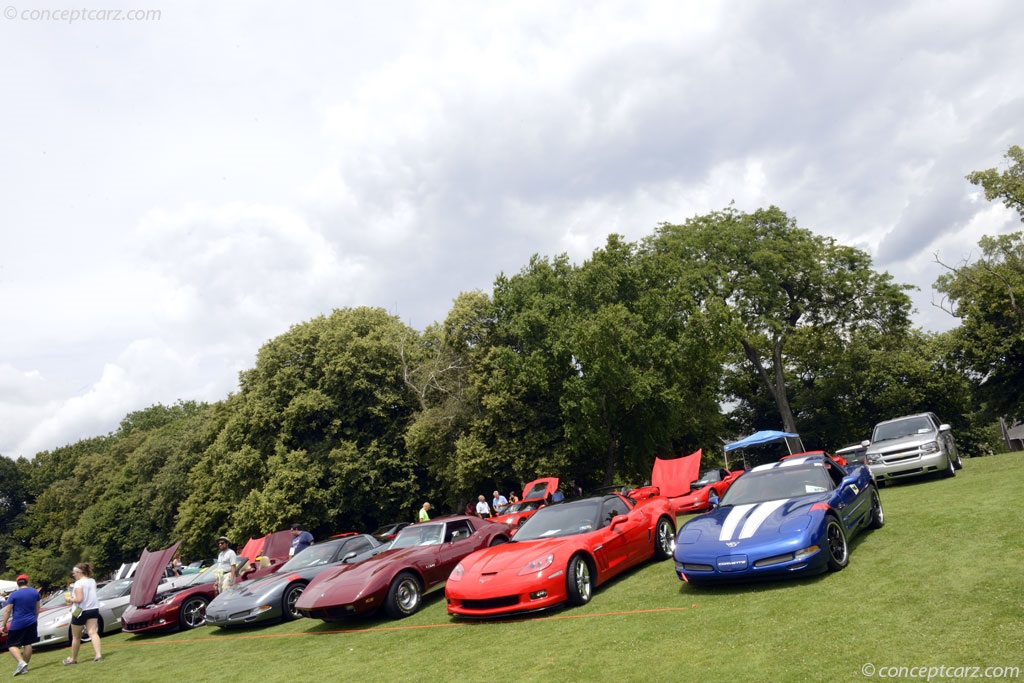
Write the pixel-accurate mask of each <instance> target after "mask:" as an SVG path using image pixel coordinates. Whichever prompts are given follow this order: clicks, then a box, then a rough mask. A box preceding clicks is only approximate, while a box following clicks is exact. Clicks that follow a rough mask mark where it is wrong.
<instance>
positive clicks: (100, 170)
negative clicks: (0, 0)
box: [0, 0, 1024, 455]
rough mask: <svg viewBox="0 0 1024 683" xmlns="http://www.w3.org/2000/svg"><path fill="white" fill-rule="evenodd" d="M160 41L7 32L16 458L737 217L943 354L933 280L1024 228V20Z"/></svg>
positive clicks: (398, 28) (227, 21)
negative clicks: (564, 270)
mask: <svg viewBox="0 0 1024 683" xmlns="http://www.w3.org/2000/svg"><path fill="white" fill-rule="evenodd" d="M163 14H164V17H163V19H162V20H161V21H160V22H152V23H150V24H148V25H145V26H142V25H136V26H127V25H113V24H92V25H78V26H71V27H61V28H60V29H59V30H58V29H56V28H55V27H53V26H44V25H41V24H27V23H23V22H5V23H3V24H0V37H2V38H4V40H3V41H0V56H4V57H7V59H5V60H0V64H7V65H8V66H6V67H0V69H4V73H5V74H6V75H7V76H9V78H7V79H5V83H7V84H8V87H7V89H6V91H5V95H6V96H7V99H8V101H10V102H14V103H18V104H19V106H11V107H7V108H5V109H4V110H2V111H0V127H2V128H3V129H4V130H14V131H18V135H17V136H15V137H14V138H12V139H11V141H10V145H8V146H7V147H5V161H7V163H5V164H4V165H3V167H0V187H3V188H4V191H5V193H6V194H5V201H4V202H3V203H0V224H2V225H4V226H5V228H8V226H10V227H9V228H8V229H5V230H4V231H2V232H0V323H2V324H3V326H4V330H5V334H4V335H0V388H2V389H4V390H5V397H4V398H2V399H0V425H2V426H0V453H3V454H5V455H17V454H25V455H31V454H32V453H33V452H34V451H35V450H39V449H42V448H51V447H53V446H56V445H60V444H61V443H66V442H68V441H73V440H74V439H76V438H81V437H83V436H88V435H93V434H102V433H106V432H107V431H109V430H111V429H113V428H116V425H117V423H118V422H119V420H120V419H121V418H122V417H123V416H124V415H125V414H126V413H127V412H130V411H131V410H137V409H141V408H144V407H146V406H148V405H150V404H151V403H153V402H158V401H159V402H164V403H171V402H173V401H175V400H177V399H179V398H180V399H191V398H196V399H204V400H219V399H220V398H223V397H224V396H225V395H226V393H227V392H228V391H230V390H231V389H232V388H233V387H234V386H235V382H236V378H237V373H238V371H239V370H241V369H244V368H246V367H249V366H251V364H252V362H253V360H254V357H255V353H256V351H257V349H258V348H259V346H260V345H261V344H263V343H264V342H265V341H267V340H268V339H270V338H272V337H274V336H276V335H278V334H280V333H282V332H283V331H285V330H286V329H287V328H288V327H289V326H291V325H293V324H296V323H299V322H302V321H303V320H307V319H309V318H311V317H313V316H315V315H319V314H321V313H327V312H329V311H330V310H332V309H333V308H337V307H343V306H352V305H374V306H383V307H385V308H386V309H388V310H389V311H391V312H392V313H396V314H398V315H400V316H401V317H402V318H403V319H404V320H405V321H406V322H408V323H409V324H411V325H413V326H415V327H419V328H422V327H424V326H425V325H427V324H428V323H430V322H431V321H433V320H436V319H440V318H442V317H443V316H444V315H445V313H446V312H447V309H448V307H449V306H450V302H451V301H452V299H453V298H454V297H455V296H456V295H457V294H458V293H459V292H460V291H465V290H471V289H476V288H482V289H485V290H486V289H488V288H489V286H490V284H491V282H492V281H493V279H494V277H495V275H497V274H498V273H499V272H506V273H508V272H515V271H518V270H519V269H520V268H521V267H522V266H523V265H525V263H526V262H527V260H528V259H529V257H530V255H532V254H534V253H539V254H542V255H545V256H553V255H555V254H559V253H562V252H566V253H568V254H569V255H570V256H571V257H572V258H574V259H576V260H583V259H585V258H587V257H588V256H589V255H590V253H591V251H592V250H593V249H595V248H597V247H599V246H601V245H602V244H603V243H604V242H605V239H606V237H607V235H608V234H609V233H611V232H617V233H620V234H624V235H625V236H626V237H627V238H628V239H640V238H642V237H643V236H645V235H647V234H650V232H651V231H652V230H653V228H654V226H655V225H656V224H657V223H658V222H661V221H682V220H685V219H687V218H689V217H691V216H693V215H695V214H700V213H705V212H708V211H714V210H718V209H721V208H724V207H725V206H727V205H728V204H729V202H730V201H733V200H735V202H736V205H737V207H738V208H739V209H741V210H754V209H756V208H758V207H762V206H767V205H769V204H775V205H777V206H779V207H781V208H782V209H783V210H785V211H786V212H787V213H789V215H791V216H793V217H795V218H796V219H797V220H798V223H799V224H800V225H801V226H803V227H807V228H809V229H812V230H815V231H818V232H821V233H825V234H829V235H832V236H834V237H836V238H837V239H840V240H841V241H843V242H845V243H848V244H853V245H854V246H858V247H860V248H863V249H865V250H867V251H868V252H869V253H871V254H872V256H873V257H874V258H875V261H876V264H877V265H878V266H879V267H880V268H884V269H887V270H889V271H890V272H891V273H892V274H893V276H894V277H895V278H896V279H897V280H899V281H903V282H911V283H914V284H916V285H918V286H919V287H921V290H922V291H921V292H920V293H919V294H918V295H917V297H916V299H915V300H916V301H917V306H918V309H919V310H920V314H919V317H918V321H919V322H920V323H921V324H922V325H925V326H927V327H929V328H931V329H945V328H946V327H948V326H949V325H950V324H951V321H950V320H949V319H948V318H944V317H942V315H940V313H941V312H938V311H937V309H935V308H934V307H932V306H931V305H930V300H931V291H930V285H931V283H932V282H933V281H934V278H935V277H936V276H937V273H938V272H939V270H938V268H939V267H938V266H937V264H935V263H934V262H933V253H934V252H935V251H940V252H941V253H942V255H943V257H944V258H945V259H948V260H951V261H954V260H958V259H959V258H961V257H962V256H963V255H966V254H968V253H970V251H971V249H972V248H974V245H976V243H977V238H978V237H979V236H980V235H981V234H985V233H989V234H992V233H995V232H1005V231H1007V230H1011V229H1018V228H1019V225H1020V224H1019V221H1017V220H1016V217H1015V216H1012V215H1008V214H1007V213H1006V212H1005V211H1003V212H1002V213H1000V210H995V209H993V208H992V206H991V205H989V203H987V202H985V201H984V200H981V201H979V200H978V199H977V195H976V193H974V189H973V188H972V187H970V186H969V185H968V184H967V183H966V181H965V180H964V179H963V176H964V175H965V174H967V173H969V172H970V171H972V170H976V169H980V168H987V167H990V166H994V165H996V164H998V163H999V161H1000V159H1001V156H1002V154H1003V153H1004V152H1005V150H1006V148H1007V147H1008V146H1009V145H1011V144H1019V143H1021V137H1022V124H1021V121H1024V98H1022V96H1021V94H1020V89H1019V83H1021V82H1022V81H1024V64H1022V62H1021V60H1020V59H1019V55H1018V48H1016V44H1017V42H1018V41H1017V35H1016V31H1015V29H1016V27H1017V26H1019V25H1020V22H1021V20H1022V19H1024V5H1020V4H1019V3H1014V2H1011V1H1009V0H1006V1H1003V2H992V3H986V4H983V5H978V6H971V7H968V6H966V5H964V4H963V3H959V2H933V1H931V0H928V1H924V0H922V1H920V2H909V3H900V4H896V5H886V4H879V3H869V4H864V3H859V4H858V3H853V4H850V3H845V4H843V3H818V4H810V5H808V4H806V3H782V4H779V3H773V4H763V5H757V4H751V3H745V2H725V3H701V2H667V1H666V2H650V3H640V4H637V3H625V2H611V1H598V2H594V3H589V4H587V5H585V6H581V5H579V3H560V2H543V3H541V2H516V3H499V4H493V3H491V4H480V3H466V2H436V1H434V2H424V3H417V2H404V1H403V2H388V1H385V2H381V3H372V4H368V5H353V4H351V3H342V4H340V5H339V4H336V3H322V2H311V3H306V4H304V5H303V6H301V7H295V8H287V9H282V8H281V7H280V6H279V5H275V4H273V3H265V2H255V3H252V4H250V5H248V6H247V8H246V11H245V12H237V11H234V10H232V9H231V8H230V7H229V6H208V5H203V4H200V3H191V4H189V3H180V4H178V5H176V6H175V8H174V9H173V11H171V10H166V11H165V12H164V13H163ZM866 46H870V49H869V48H868V47H866ZM14 64H18V65H19V66H18V67H17V68H15V67H13V66H12V65H14ZM972 193H973V194H972Z"/></svg>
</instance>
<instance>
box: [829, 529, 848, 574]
mask: <svg viewBox="0 0 1024 683" xmlns="http://www.w3.org/2000/svg"><path fill="white" fill-rule="evenodd" d="M825 552H826V553H828V568H829V571H833V572H838V571H841V570H842V569H844V568H845V567H846V565H848V564H850V546H849V545H848V544H847V542H846V531H845V530H844V529H843V525H842V524H840V523H839V520H838V519H836V518H835V517H833V516H831V515H829V516H828V517H826V518H825Z"/></svg>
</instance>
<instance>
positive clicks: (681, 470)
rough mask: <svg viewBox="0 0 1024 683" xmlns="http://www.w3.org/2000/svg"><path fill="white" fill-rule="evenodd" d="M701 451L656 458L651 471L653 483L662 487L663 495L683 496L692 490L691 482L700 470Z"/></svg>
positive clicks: (670, 496) (671, 496)
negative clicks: (670, 457)
mask: <svg viewBox="0 0 1024 683" xmlns="http://www.w3.org/2000/svg"><path fill="white" fill-rule="evenodd" d="M700 456H701V451H700V449H697V451H696V452H694V453H690V454H689V455H684V456H683V457H681V458H674V459H672V460H662V459H661V458H655V459H654V470H653V471H652V472H651V484H652V485H653V486H657V487H658V488H659V489H661V495H663V496H666V497H668V498H674V497H676V496H682V495H684V494H687V493H689V492H690V482H692V481H693V480H694V479H696V478H697V475H698V474H699V472H700Z"/></svg>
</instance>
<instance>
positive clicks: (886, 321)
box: [648, 207, 910, 432]
mask: <svg viewBox="0 0 1024 683" xmlns="http://www.w3.org/2000/svg"><path fill="white" fill-rule="evenodd" d="M648 248H649V249H651V250H652V251H654V252H656V253H660V254H663V255H665V256H666V257H667V258H670V259H673V260H675V262H677V263H678V264H681V265H680V267H681V268H682V269H683V270H684V271H687V272H686V273H684V274H683V275H681V276H685V277H686V279H687V282H688V286H689V292H688V293H687V295H688V296H692V297H694V298H695V299H696V300H697V301H698V302H699V303H700V305H701V306H702V307H703V309H704V310H705V311H706V312H708V313H709V314H711V315H713V318H712V319H713V320H716V321H723V323H722V328H721V335H722V336H721V338H722V339H724V340H725V343H727V344H728V345H729V348H730V350H732V351H733V352H734V353H736V354H737V356H736V358H737V362H739V359H741V358H742V359H743V361H745V362H746V363H747V364H748V367H749V368H750V371H752V372H753V374H754V375H755V376H756V377H757V378H758V380H759V384H760V386H762V387H763V388H764V390H765V391H766V392H767V394H768V395H769V396H770V397H771V400H772V403H773V404H774V405H775V408H776V410H777V413H778V418H779V419H780V420H781V423H782V428H783V429H785V430H787V431H793V432H796V431H798V430H797V423H796V418H795V416H794V411H793V408H792V405H791V401H790V394H789V382H790V380H791V370H792V368H791V367H790V366H789V365H788V361H789V357H788V355H789V345H790V344H791V342H792V341H793V340H794V338H795V337H796V336H797V335H798V334H799V333H800V332H801V330H802V329H803V328H814V327H823V328H828V329H831V330H834V331H835V333H836V334H839V335H843V336H848V335H849V334H851V333H852V332H853V331H854V330H857V329H858V328H861V327H872V328H874V329H877V330H880V331H882V332H888V331H891V330H902V329H905V328H906V327H907V325H908V324H909V322H908V320H909V318H908V316H909V312H910V299H909V297H908V296H907V295H906V293H905V292H906V290H907V289H909V287H907V286H900V285H896V284H894V283H893V281H892V278H891V277H890V276H889V275H888V274H885V273H877V272H875V271H874V270H872V269H871V259H870V257H869V256H868V255H867V254H866V253H864V252H863V251H861V250H859V249H855V248H853V247H848V246H845V245H841V244H838V243H837V242H836V241H835V240H833V239H832V238H829V237H823V236H820V235H815V234H814V233H811V232H810V231H808V230H806V229H803V228H799V227H798V226H797V225H796V221H795V220H794V219H792V218H789V217H788V216H787V215H786V214H785V213H783V212H782V211H781V210H779V209H778V208H776V207H769V208H768V209H759V210H757V211H755V212H754V213H751V214H745V213H740V212H738V211H736V210H735V209H733V208H731V207H730V208H728V209H726V210H724V211H719V212H715V213H711V214H708V215H706V216H697V217H695V218H692V219H690V220H689V221H687V222H686V223H684V224H683V225H663V226H661V227H660V228H659V230H658V231H657V232H656V234H655V235H654V236H653V237H652V238H651V239H650V240H649V243H648ZM740 386H741V384H734V387H740ZM739 398H742V397H739ZM752 426H758V427H760V426H762V425H752ZM764 426H768V425H764Z"/></svg>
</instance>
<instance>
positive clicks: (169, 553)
mask: <svg viewBox="0 0 1024 683" xmlns="http://www.w3.org/2000/svg"><path fill="white" fill-rule="evenodd" d="M179 545H181V541H178V542H177V543H175V544H174V545H172V546H171V547H170V548H166V549H164V550H158V551H156V552H155V553H151V552H149V549H148V548H147V549H146V550H143V551H142V557H141V558H139V564H138V566H136V567H135V579H134V580H133V581H132V590H131V593H129V599H128V601H129V603H130V604H132V605H134V606H135V607H145V606H146V605H148V604H149V603H151V602H153V598H154V597H156V587H157V586H159V585H160V579H161V578H163V574H164V569H166V568H167V563H168V562H170V561H171V558H172V557H174V553H175V551H176V550H177V549H178V546H179Z"/></svg>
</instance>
